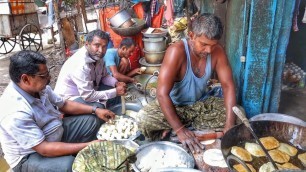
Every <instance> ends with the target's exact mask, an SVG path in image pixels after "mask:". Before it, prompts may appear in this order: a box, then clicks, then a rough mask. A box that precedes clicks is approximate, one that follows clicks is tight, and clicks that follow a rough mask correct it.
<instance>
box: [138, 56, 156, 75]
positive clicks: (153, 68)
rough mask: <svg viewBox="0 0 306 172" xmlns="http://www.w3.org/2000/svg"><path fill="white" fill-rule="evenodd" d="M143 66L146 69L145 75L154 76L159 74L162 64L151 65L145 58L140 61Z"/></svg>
mask: <svg viewBox="0 0 306 172" xmlns="http://www.w3.org/2000/svg"><path fill="white" fill-rule="evenodd" d="M139 63H140V65H141V66H143V67H146V70H145V71H144V74H150V75H153V74H154V73H155V72H159V70H160V66H161V64H149V63H147V62H146V60H145V59H144V58H141V59H140V60H139Z"/></svg>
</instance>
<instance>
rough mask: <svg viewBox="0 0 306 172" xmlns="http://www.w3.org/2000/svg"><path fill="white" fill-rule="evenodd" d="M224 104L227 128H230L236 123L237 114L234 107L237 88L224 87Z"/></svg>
mask: <svg viewBox="0 0 306 172" xmlns="http://www.w3.org/2000/svg"><path fill="white" fill-rule="evenodd" d="M223 92H224V104H225V108H226V124H225V128H227V129H229V128H230V127H232V126H233V125H235V119H236V117H235V114H234V112H233V110H232V107H233V106H235V105H236V95H235V89H234V88H231V87H224V88H223Z"/></svg>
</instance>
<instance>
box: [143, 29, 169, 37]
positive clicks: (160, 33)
mask: <svg viewBox="0 0 306 172" xmlns="http://www.w3.org/2000/svg"><path fill="white" fill-rule="evenodd" d="M156 30H158V32H155V31H156ZM146 31H147V29H146V30H143V31H141V33H142V34H143V36H144V37H148V38H158V37H164V36H166V35H167V33H168V30H167V29H164V28H155V30H153V32H152V33H146Z"/></svg>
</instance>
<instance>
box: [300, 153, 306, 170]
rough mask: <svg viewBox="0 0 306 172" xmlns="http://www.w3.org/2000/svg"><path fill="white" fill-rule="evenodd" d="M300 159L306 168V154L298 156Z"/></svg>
mask: <svg viewBox="0 0 306 172" xmlns="http://www.w3.org/2000/svg"><path fill="white" fill-rule="evenodd" d="M298 159H299V160H300V161H301V162H302V164H303V165H304V167H306V152H305V153H302V154H299V155H298Z"/></svg>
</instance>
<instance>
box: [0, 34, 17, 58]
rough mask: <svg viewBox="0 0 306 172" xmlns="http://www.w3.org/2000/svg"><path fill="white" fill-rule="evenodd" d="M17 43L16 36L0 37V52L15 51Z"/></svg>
mask: <svg viewBox="0 0 306 172" xmlns="http://www.w3.org/2000/svg"><path fill="white" fill-rule="evenodd" d="M15 45H16V37H13V38H2V37H1V38H0V54H7V53H10V52H11V51H13V49H14V48H15Z"/></svg>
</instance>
